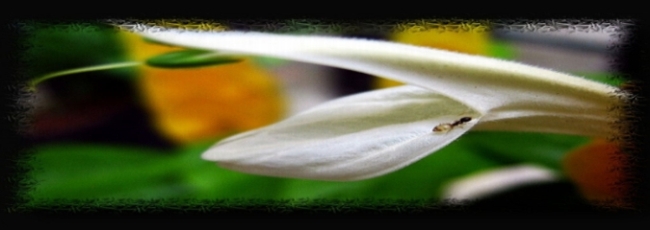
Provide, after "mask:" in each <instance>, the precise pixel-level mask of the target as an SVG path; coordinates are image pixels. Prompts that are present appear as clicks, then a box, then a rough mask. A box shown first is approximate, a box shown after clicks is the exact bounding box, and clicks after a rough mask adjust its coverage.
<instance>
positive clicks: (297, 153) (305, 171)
mask: <svg viewBox="0 0 650 230" xmlns="http://www.w3.org/2000/svg"><path fill="white" fill-rule="evenodd" d="M462 117H472V118H473V119H472V120H471V121H467V122H464V123H463V124H458V125H456V126H455V127H452V128H450V129H449V130H445V131H444V132H434V131H433V128H434V127H436V126H438V125H440V124H444V123H453V122H454V121H457V120H458V119H460V118H462ZM479 119H480V114H479V113H477V112H475V111H472V110H471V109H470V108H468V107H466V106H464V105H463V104H461V103H458V102H457V101H454V100H451V99H449V98H447V97H445V96H442V95H439V94H436V93H435V92H433V91H430V90H426V89H423V88H420V87H415V86H402V87H396V88H390V89H384V90H377V91H371V92H368V93H362V94H357V95H353V96H349V97H344V98H341V99H337V100H334V101H331V102H328V103H325V104H322V105H319V106H317V107H315V108H313V109H311V110H308V111H305V112H303V113H301V114H298V115H296V116H294V117H291V118H289V119H287V120H285V121H282V122H279V123H276V124H274V125H272V126H268V127H265V128H261V129H258V130H253V131H249V132H246V133H242V134H239V135H236V136H233V137H230V138H228V139H226V140H223V141H221V142H219V143H217V144H216V145H215V146H213V147H212V148H210V149H209V150H207V151H206V152H205V153H204V154H203V159H206V160H210V161H217V162H219V165H220V166H222V167H224V168H229V169H233V170H237V171H243V172H248V173H253V174H262V175H269V176H279V177H291V178H305V179H317V180H334V181H348V180H360V179H366V178H370V177H375V176H379V175H382V174H385V173H389V172H392V171H395V170H397V169H400V168H402V167H404V166H406V165H408V164H410V163H413V162H415V161H417V160H419V159H421V158H423V157H425V156H427V155H428V154H430V153H432V152H434V151H436V150H438V149H440V148H442V147H444V146H446V145H447V144H449V143H451V142H452V141H453V140H455V139H457V138H458V137H459V136H460V135H462V134H463V133H465V132H467V131H468V130H469V129H471V128H472V126H474V125H475V124H476V123H477V122H478V120H479Z"/></svg>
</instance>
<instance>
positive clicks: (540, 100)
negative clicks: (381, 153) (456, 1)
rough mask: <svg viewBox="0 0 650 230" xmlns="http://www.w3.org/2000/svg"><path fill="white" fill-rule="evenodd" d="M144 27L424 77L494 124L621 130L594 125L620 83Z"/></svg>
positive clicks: (347, 43) (274, 38)
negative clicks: (607, 83) (610, 84)
mask: <svg viewBox="0 0 650 230" xmlns="http://www.w3.org/2000/svg"><path fill="white" fill-rule="evenodd" d="M142 34H143V35H144V36H146V37H149V38H151V39H154V40H159V41H162V42H165V43H170V44H176V45H180V46H185V47H191V48H199V49H210V50H218V51H226V52H234V53H243V54H252V55H261V56H271V57H277V58H284V59H290V60H295V61H302V62H310V63H314V64H321V65H328V66H334V67H339V68H346V69H350V70H356V71H360V72H364V73H368V74H372V75H377V76H383V77H387V78H391V79H394V80H398V81H402V82H406V83H409V84H413V85H419V86H422V87H425V88H428V89H431V90H434V91H437V92H439V93H441V94H444V95H446V96H448V97H450V98H453V99H456V100H457V101H461V102H463V103H465V104H466V105H467V106H468V107H471V108H473V109H474V110H475V111H478V112H480V113H482V114H486V115H489V117H486V120H485V121H491V124H490V125H487V124H486V126H483V128H484V129H507V130H523V131H545V132H558V133H569V134H581V135H592V136H609V135H612V134H614V133H613V132H614V131H615V130H613V129H609V128H596V129H594V127H611V122H613V120H614V115H612V114H611V108H612V107H614V106H615V105H616V103H618V102H619V101H620V99H619V98H617V97H615V96H614V91H615V90H616V88H614V87H610V86H607V85H604V84H600V83H597V82H593V81H589V80H586V79H582V78H579V77H575V76H571V75H568V74H564V73H559V72H555V71H551V70H547V69H542V68H538V67H533V66H528V65H524V64H519V63H515V62H509V61H503V60H497V59H492V58H486V57H480V56H473V55H467V54H460V53H455V52H448V51H444V50H437V49H431V48H424V47H416V46H411V45H405V44H398V43H392V42H385V41H372V40H365V39H352V38H339V37H325V36H308V35H279V34H265V33H255V32H189V31H183V32H179V31H175V30H169V31H153V32H151V31H145V32H142ZM576 114H586V115H589V116H591V117H589V116H587V117H585V116H580V115H578V116H576ZM565 115H566V116H565ZM513 118H516V119H513ZM539 118H542V119H539ZM565 124H572V125H570V126H566V125H565Z"/></svg>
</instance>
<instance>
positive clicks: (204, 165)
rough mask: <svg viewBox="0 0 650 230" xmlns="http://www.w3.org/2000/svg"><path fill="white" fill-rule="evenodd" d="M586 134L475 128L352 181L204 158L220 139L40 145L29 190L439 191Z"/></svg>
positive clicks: (551, 155) (411, 195)
mask: <svg viewBox="0 0 650 230" xmlns="http://www.w3.org/2000/svg"><path fill="white" fill-rule="evenodd" d="M586 141H587V138H584V137H578V136H568V135H549V134H536V133H502V132H475V133H469V134H467V135H465V136H463V137H462V138H460V139H458V140H457V141H455V142H454V143H452V144H450V145H449V146H447V147H445V148H444V149H442V150H440V151H438V152H436V153H433V154H431V155H430V156H428V157H426V158H424V159H422V160H420V161H418V162H415V163H414V164H412V165H410V166H408V167H406V168H404V169H401V170H398V171H396V172H393V173H390V174H387V175H384V176H381V177H377V178H372V179H367V180H361V181H351V182H332V181H312V180H302V179H287V178H273V177H266V176H257V175H250V174H244V173H239V172H235V171H231V170H226V169H222V168H219V167H218V166H217V165H215V164H214V163H212V162H208V161H204V160H202V159H201V158H200V155H201V153H202V152H203V151H204V150H205V149H207V148H209V147H210V146H211V145H212V144H213V143H214V141H210V142H202V143H196V144H192V145H188V146H185V147H182V148H179V149H177V150H174V151H168V152H167V151H159V150H152V149H146V148H137V147H128V146H112V145H99V144H73V143H69V144H53V145H44V146H40V147H38V148H36V149H35V152H36V153H35V155H34V158H33V159H34V160H33V161H32V162H31V164H32V166H33V167H34V168H35V170H34V171H32V172H31V173H30V174H29V175H28V176H29V177H30V178H33V179H34V180H35V181H36V185H35V187H33V190H31V191H28V192H27V194H28V196H30V197H32V198H34V199H35V200H34V202H38V201H39V200H40V201H42V200H50V199H59V198H60V199H104V198H112V199H170V198H193V199H194V198H195V199H238V198H243V199H300V198H308V199H431V198H433V199H437V198H439V195H440V192H441V190H442V189H443V188H444V186H445V185H446V184H447V183H448V182H450V181H452V180H454V179H456V178H459V177H461V176H464V175H467V174H470V173H474V172H478V171H481V170H485V169H492V168H497V167H502V166H508V165H513V164H519V163H528V164H530V163H532V164H539V165H542V166H546V167H549V168H551V169H557V170H559V168H560V160H561V158H562V156H563V155H564V154H565V153H566V152H568V151H569V150H571V149H572V148H574V147H576V146H578V145H580V144H583V143H585V142H586Z"/></svg>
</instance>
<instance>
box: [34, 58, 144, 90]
mask: <svg viewBox="0 0 650 230" xmlns="http://www.w3.org/2000/svg"><path fill="white" fill-rule="evenodd" d="M141 64H143V63H142V62H121V63H111V64H105V65H96V66H89V67H83V68H76V69H68V70H62V71H58V72H54V73H50V74H46V75H44V76H41V77H38V78H35V79H33V80H31V81H30V82H29V90H30V91H35V90H36V85H38V84H39V83H41V82H43V81H45V80H48V79H51V78H55V77H60V76H65V75H71V74H77V73H83V72H92V71H99V70H107V69H117V68H125V67H133V66H138V65H141Z"/></svg>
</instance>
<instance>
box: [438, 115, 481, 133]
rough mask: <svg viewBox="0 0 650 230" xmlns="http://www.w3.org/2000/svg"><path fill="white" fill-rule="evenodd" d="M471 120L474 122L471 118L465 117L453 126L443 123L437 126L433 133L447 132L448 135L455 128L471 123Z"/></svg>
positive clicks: (452, 124)
mask: <svg viewBox="0 0 650 230" xmlns="http://www.w3.org/2000/svg"><path fill="white" fill-rule="evenodd" d="M471 120H472V118H471V117H463V118H461V119H459V120H457V121H454V122H453V123H451V124H450V123H442V124H439V125H436V127H433V132H436V133H442V132H445V133H446V132H449V130H451V129H453V128H454V127H456V126H458V125H461V124H464V123H467V122H469V121H471Z"/></svg>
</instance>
